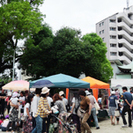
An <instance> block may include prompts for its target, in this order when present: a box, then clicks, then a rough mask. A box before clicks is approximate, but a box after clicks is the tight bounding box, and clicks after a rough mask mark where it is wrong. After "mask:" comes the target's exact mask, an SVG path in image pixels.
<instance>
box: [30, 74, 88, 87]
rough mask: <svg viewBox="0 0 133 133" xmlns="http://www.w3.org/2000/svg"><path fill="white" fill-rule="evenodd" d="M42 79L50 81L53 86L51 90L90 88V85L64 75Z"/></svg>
mask: <svg viewBox="0 0 133 133" xmlns="http://www.w3.org/2000/svg"><path fill="white" fill-rule="evenodd" d="M43 79H44V80H46V79H47V80H49V81H51V82H52V83H53V84H54V86H51V87H52V88H53V87H56V88H90V83H88V82H85V81H82V80H80V79H78V78H75V77H72V76H69V75H65V74H56V75H52V76H48V77H45V78H43ZM33 82H34V81H32V82H31V84H32V83H33Z"/></svg>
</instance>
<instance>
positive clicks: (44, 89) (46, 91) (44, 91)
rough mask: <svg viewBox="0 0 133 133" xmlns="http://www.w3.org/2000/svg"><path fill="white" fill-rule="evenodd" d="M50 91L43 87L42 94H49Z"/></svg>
mask: <svg viewBox="0 0 133 133" xmlns="http://www.w3.org/2000/svg"><path fill="white" fill-rule="evenodd" d="M49 91H50V89H48V88H47V87H43V88H42V92H41V94H46V93H48V92H49Z"/></svg>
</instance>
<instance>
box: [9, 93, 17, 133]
mask: <svg viewBox="0 0 133 133" xmlns="http://www.w3.org/2000/svg"><path fill="white" fill-rule="evenodd" d="M17 97H18V93H17V92H13V94H12V97H11V99H10V106H11V108H10V111H9V123H8V126H7V132H8V131H9V127H10V126H12V133H13V132H14V131H15V123H16V122H17V126H19V123H18V98H17Z"/></svg>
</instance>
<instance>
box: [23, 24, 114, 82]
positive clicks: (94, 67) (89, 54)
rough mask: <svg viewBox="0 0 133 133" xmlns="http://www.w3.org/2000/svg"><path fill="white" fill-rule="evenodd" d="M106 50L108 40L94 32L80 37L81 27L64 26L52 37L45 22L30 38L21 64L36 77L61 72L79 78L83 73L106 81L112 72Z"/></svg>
mask: <svg viewBox="0 0 133 133" xmlns="http://www.w3.org/2000/svg"><path fill="white" fill-rule="evenodd" d="M27 44H28V45H27ZM106 52H107V48H106V46H105V43H103V41H102V39H101V38H100V37H99V36H98V35H97V34H95V33H91V34H86V35H84V36H83V37H82V38H81V33H80V31H79V30H76V29H71V28H68V27H64V28H62V29H60V30H59V31H57V32H56V34H55V36H53V34H52V31H51V29H50V28H49V27H48V26H47V25H44V26H43V30H41V31H40V32H39V33H38V34H35V35H34V36H33V38H31V39H29V40H27V43H26V49H25V52H24V55H23V58H22V60H21V67H22V68H23V69H25V70H26V72H27V75H30V76H33V77H35V78H39V77H40V76H49V75H52V74H58V73H64V74H68V75H72V76H75V77H79V76H80V74H81V72H83V73H85V74H86V75H87V76H92V77H94V78H97V79H99V80H102V81H106V82H107V81H108V80H109V79H110V78H111V77H112V75H113V73H112V68H111V64H110V62H109V61H108V60H107V58H106Z"/></svg>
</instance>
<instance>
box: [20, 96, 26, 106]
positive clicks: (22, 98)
mask: <svg viewBox="0 0 133 133" xmlns="http://www.w3.org/2000/svg"><path fill="white" fill-rule="evenodd" d="M19 100H22V101H25V96H23V97H19ZM19 102H20V105H19V108H22V102H21V101H19Z"/></svg>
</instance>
